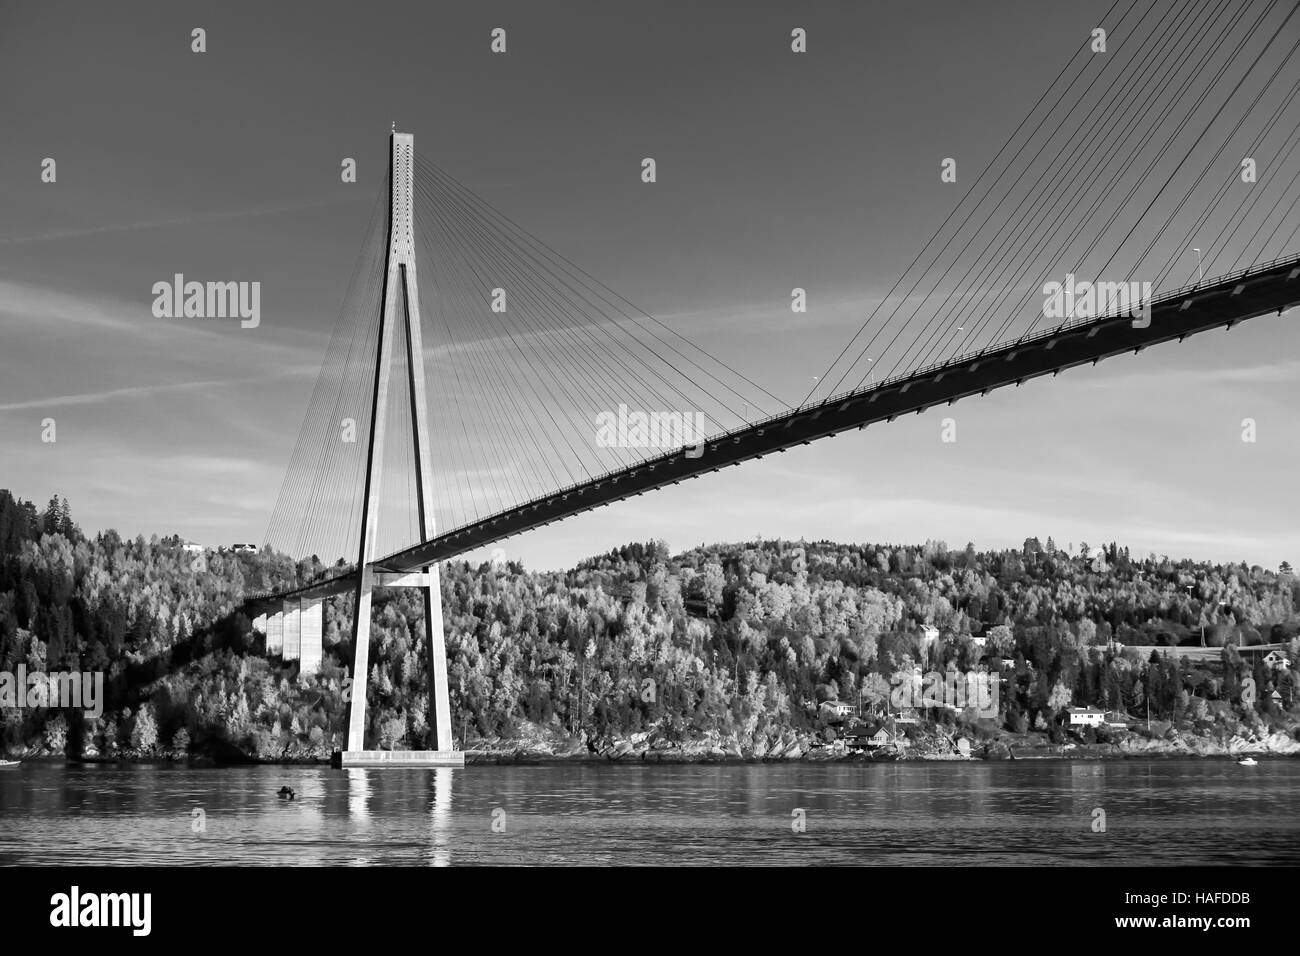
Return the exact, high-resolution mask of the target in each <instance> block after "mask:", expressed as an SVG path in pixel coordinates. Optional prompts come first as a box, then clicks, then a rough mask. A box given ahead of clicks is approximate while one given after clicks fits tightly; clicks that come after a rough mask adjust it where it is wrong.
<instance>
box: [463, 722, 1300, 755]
mask: <svg viewBox="0 0 1300 956" xmlns="http://www.w3.org/2000/svg"><path fill="white" fill-rule="evenodd" d="M1296 754H1300V740H1297V739H1296V738H1295V736H1293V735H1291V734H1287V733H1282V732H1280V731H1279V732H1274V733H1271V734H1267V735H1263V736H1256V735H1247V736H1242V735H1239V734H1233V735H1224V736H1221V737H1211V736H1202V735H1196V734H1192V733H1184V732H1180V731H1178V730H1176V729H1171V730H1169V731H1167V732H1166V733H1165V734H1164V735H1162V736H1144V735H1142V734H1139V733H1134V732H1128V733H1120V734H1117V735H1116V739H1115V740H1113V741H1111V742H1108V743H1093V744H1089V743H1081V742H1073V743H1052V742H1050V740H1049V739H1048V735H1047V734H1044V733H1028V734H1001V735H999V736H998V737H996V738H994V739H992V740H987V741H975V740H966V741H965V745H964V746H963V742H962V738H961V737H953V736H951V735H949V734H946V733H943V732H942V731H935V730H931V731H925V730H921V731H919V732H917V733H916V734H915V735H914V736H910V737H909V738H908V739H906V741H905V742H904V743H903V744H902V745H901V746H894V747H887V748H881V749H879V750H876V751H864V750H856V749H851V748H849V747H848V746H847V745H846V744H845V742H844V741H843V740H836V741H834V742H832V743H825V742H823V741H821V740H819V739H817V738H816V737H815V736H813V735H811V734H800V733H796V732H795V731H792V730H785V731H783V732H781V733H779V734H773V735H771V736H763V735H760V736H757V737H756V738H754V739H749V740H741V739H738V738H737V737H736V736H735V735H731V736H721V735H717V734H705V735H702V736H700V737H698V738H695V739H690V740H685V741H674V740H670V739H668V738H667V737H665V736H663V735H662V734H659V733H656V732H643V733H637V734H632V735H631V736H629V737H626V738H617V739H615V738H590V737H577V736H572V735H568V734H564V733H561V732H558V731H556V730H554V729H552V728H545V727H539V726H537V725H527V726H525V727H524V728H521V732H520V733H519V734H518V735H517V736H514V737H511V738H509V739H502V738H490V739H488V740H483V741H471V745H470V747H469V748H467V750H466V762H467V763H545V762H549V761H556V760H565V761H569V760H574V761H596V762H612V763H664V764H673V763H709V762H773V761H782V762H783V761H873V760H1026V759H1049V758H1051V759H1089V760H1092V759H1106V758H1125V757H1157V756H1160V757H1237V756H1247V755H1251V756H1294V755H1296Z"/></svg>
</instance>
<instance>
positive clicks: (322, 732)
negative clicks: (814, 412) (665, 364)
mask: <svg viewBox="0 0 1300 956" xmlns="http://www.w3.org/2000/svg"><path fill="white" fill-rule="evenodd" d="M183 544H184V542H183V541H182V540H181V539H180V538H178V537H176V536H169V537H166V538H157V537H155V538H153V539H152V540H149V541H146V540H145V539H144V538H142V537H138V538H136V539H135V540H133V541H132V540H123V539H122V538H121V537H120V536H118V535H117V533H116V532H113V531H106V532H103V533H101V534H99V535H97V536H96V537H94V538H88V537H86V536H85V535H83V534H82V533H81V531H80V529H79V528H78V527H77V526H76V524H75V523H74V522H73V520H72V516H71V514H70V511H69V508H68V504H67V502H66V501H64V500H60V499H57V498H55V499H51V501H50V502H49V504H48V505H47V506H46V508H45V509H44V510H38V509H37V508H36V507H35V506H34V505H32V504H31V503H30V502H24V501H18V500H15V498H14V497H13V496H12V495H10V494H9V492H7V491H0V671H9V672H13V671H14V670H15V669H16V668H17V666H18V664H20V663H22V664H24V665H25V667H26V668H27V670H28V671H38V670H48V671H55V670H76V671H103V672H104V673H105V675H106V682H105V683H106V696H107V703H106V706H105V712H104V714H103V716H102V717H101V718H99V719H97V720H87V719H85V718H84V717H83V716H82V715H81V714H80V713H79V712H75V711H58V710H54V709H43V708H38V709H30V708H28V709H18V710H5V711H3V713H2V714H0V721H2V726H0V744H3V746H4V747H5V748H7V749H8V750H10V751H16V750H24V749H29V748H33V747H40V746H43V747H46V748H48V749H50V750H53V751H56V752H57V751H63V750H65V749H66V751H67V752H68V753H71V754H74V755H76V754H89V755H93V754H99V755H112V754H114V753H124V752H133V753H143V754H148V753H163V752H167V753H184V752H186V751H187V750H188V751H191V752H206V753H222V754H226V755H231V754H238V753H244V754H249V755H254V756H259V757H279V756H283V755H294V754H305V753H310V752H315V753H319V754H324V753H327V752H328V751H330V750H331V749H335V748H339V747H341V746H342V743H343V739H342V731H343V725H344V721H345V714H346V704H345V692H346V689H347V685H346V678H347V677H348V676H349V675H348V673H347V668H348V667H349V666H350V663H351V660H352V648H351V643H350V642H351V637H350V621H351V604H352V599H351V597H350V596H341V597H337V598H334V599H332V600H331V601H329V602H328V603H327V605H326V613H325V635H324V644H325V661H324V664H323V666H322V669H321V672H320V674H319V675H317V676H316V677H314V678H307V679H302V680H299V679H298V674H297V664H296V663H291V664H288V665H286V664H284V663H283V662H281V661H280V660H279V659H278V658H273V659H270V660H268V659H267V658H266V655H265V649H264V640H263V638H262V637H261V635H259V634H256V633H255V632H254V631H253V629H252V625H251V622H250V621H249V620H248V618H247V617H246V616H245V615H244V614H243V613H241V608H242V605H243V598H244V596H245V595H246V594H251V593H255V592H257V591H262V590H267V589H271V588H275V587H279V586H282V585H292V584H296V583H300V582H305V581H308V580H312V579H314V578H316V577H319V576H321V575H323V574H326V573H328V572H329V571H330V570H331V567H326V566H324V565H323V564H322V563H321V562H320V561H319V560H318V559H317V558H315V557H313V558H311V559H309V560H306V561H300V562H295V561H294V560H293V559H291V558H289V557H286V556H285V555H282V554H278V553H275V552H272V551H271V550H269V549H263V550H262V551H261V552H258V553H249V554H244V553H240V554H236V553H231V552H224V553H217V552H208V553H207V554H205V555H194V554H190V553H187V552H186V551H185V550H184V548H183ZM1067 552H1072V553H1067ZM333 567H337V566H333ZM442 588H443V609H444V611H443V617H444V625H445V635H446V638H445V639H446V645H447V660H448V675H449V680H450V684H451V697H452V699H451V707H452V715H453V723H454V725H455V726H454V730H455V736H456V738H457V739H458V741H459V740H460V739H462V737H464V738H467V739H468V742H469V744H470V745H471V746H472V745H473V744H474V742H475V740H476V739H480V738H484V737H493V736H501V737H509V736H512V735H514V734H516V733H517V732H518V730H519V727H520V724H521V723H522V722H524V721H531V722H537V723H542V724H548V723H549V724H554V725H558V726H559V727H560V728H564V729H567V730H569V731H571V732H574V733H582V734H585V735H587V736H588V737H591V738H602V737H619V736H624V735H628V734H632V733H636V732H638V731H642V730H647V729H651V728H654V729H657V730H658V731H659V732H661V733H662V734H664V735H665V736H668V737H669V738H672V739H681V740H685V739H688V738H690V737H691V736H693V735H698V734H702V733H705V732H715V733H718V734H722V735H733V736H734V737H735V738H736V739H738V740H752V739H755V738H757V737H758V736H760V735H769V736H770V735H772V734H775V733H778V732H782V731H785V730H790V729H793V730H797V731H824V730H825V728H826V723H825V721H826V720H827V718H826V717H825V716H824V711H822V710H820V709H819V708H818V706H817V705H818V704H819V703H820V702H822V701H825V700H831V699H838V700H841V701H846V702H849V703H851V704H853V705H854V706H855V708H856V707H857V706H859V705H860V706H862V707H863V708H864V709H865V710H868V711H873V712H877V713H879V712H883V710H884V709H885V707H886V706H887V701H888V696H889V687H890V683H891V680H893V679H894V677H895V675H896V674H898V673H899V672H902V671H907V672H910V671H911V670H912V669H913V668H914V667H918V666H919V667H921V668H922V669H923V670H927V671H928V670H944V669H946V668H949V667H954V668H956V669H958V670H963V671H965V670H975V669H979V668H981V667H983V668H986V669H988V670H991V671H996V672H998V673H999V674H1001V675H1003V676H1006V677H1007V682H1006V683H1005V684H1004V685H1003V692H1002V695H1001V699H1000V708H1001V709H1000V712H999V715H998V718H997V719H996V720H995V721H994V723H995V724H998V725H1001V727H1003V728H1005V729H1009V730H1015V731H1024V730H1025V729H1028V728H1031V727H1036V728H1039V729H1045V730H1048V731H1049V732H1052V733H1055V732H1056V728H1058V727H1059V724H1060V722H1061V719H1062V715H1063V713H1064V709H1065V708H1066V707H1068V706H1081V705H1095V706H1098V707H1103V708H1106V709H1113V710H1120V711H1132V712H1134V713H1136V712H1138V711H1141V712H1142V713H1143V714H1144V715H1145V713H1146V709H1147V708H1148V706H1149V708H1150V713H1151V716H1152V717H1153V718H1154V719H1159V720H1168V721H1184V722H1187V723H1188V725H1189V726H1193V727H1195V728H1196V729H1198V730H1201V731H1203V732H1206V731H1210V732H1213V731H1214V730H1215V728H1219V729H1221V730H1224V731H1225V732H1226V731H1231V732H1236V731H1237V730H1239V729H1241V728H1243V727H1249V728H1251V729H1257V730H1260V729H1264V728H1265V727H1278V728H1289V727H1290V726H1292V725H1294V723H1295V721H1294V719H1293V718H1292V717H1291V716H1290V715H1288V714H1287V713H1285V712H1284V711H1285V709H1286V708H1288V707H1290V706H1291V705H1292V702H1293V701H1294V699H1295V693H1294V691H1295V689H1296V688H1295V687H1294V678H1293V677H1292V676H1291V675H1290V674H1289V673H1287V672H1274V671H1271V670H1269V669H1267V668H1265V667H1264V665H1263V662H1262V656H1263V655H1261V654H1248V655H1242V654H1239V653H1238V652H1237V651H1236V650H1235V649H1234V647H1231V646H1228V645H1236V646H1237V647H1240V646H1245V645H1251V644H1257V643H1260V642H1266V641H1267V642H1281V643H1284V644H1287V645H1288V647H1289V651H1290V654H1291V657H1292V659H1293V660H1294V659H1295V653H1296V651H1297V649H1298V643H1300V642H1297V640H1296V633H1297V615H1296V611H1295V609H1296V606H1297V602H1298V601H1300V590H1298V588H1300V582H1297V579H1296V576H1295V575H1294V574H1293V573H1292V572H1291V569H1290V567H1289V566H1287V565H1283V567H1282V568H1280V569H1279V570H1278V571H1276V572H1275V571H1270V570H1267V569H1264V568H1260V567H1258V566H1255V567H1250V566H1247V565H1245V564H1244V563H1243V564H1240V565H1213V564H1207V563H1201V562H1195V561H1188V560H1184V561H1172V560H1170V559H1168V558H1158V557H1156V556H1154V555H1149V556H1147V557H1146V558H1135V557H1133V556H1131V555H1130V554H1129V551H1128V549H1127V548H1121V547H1119V546H1118V545H1117V544H1115V543H1111V544H1108V545H1105V546H1103V547H1100V548H1096V549H1094V548H1092V547H1090V546H1089V545H1087V544H1080V545H1079V546H1078V547H1077V548H1075V547H1073V546H1070V547H1068V548H1067V549H1066V550H1060V549H1058V548H1057V546H1056V544H1055V543H1054V542H1053V541H1052V539H1051V538H1048V539H1047V541H1046V543H1045V544H1044V543H1040V542H1039V540H1038V539H1036V538H1033V539H1029V540H1027V541H1026V542H1025V544H1024V547H1023V548H1020V549H1017V550H1006V551H994V552H981V551H976V550H975V548H974V547H973V546H971V545H967V546H966V547H965V548H964V549H962V550H950V549H949V548H948V547H947V546H946V545H945V544H943V543H942V542H933V541H931V542H927V543H926V544H924V545H921V546H912V545H844V544H837V543H833V542H827V541H818V542H789V541H758V542H747V543H742V544H728V545H715V546H712V547H699V548H692V549H690V550H688V551H685V552H683V553H680V554H677V555H673V554H671V553H670V551H669V549H668V547H667V545H666V544H664V543H663V542H660V541H653V542H649V543H646V544H640V543H637V544H631V545H628V546H626V547H622V548H618V549H616V550H613V551H610V552H609V553H607V554H604V555H600V556H598V557H594V558H592V559H590V560H587V561H584V562H582V563H581V564H579V565H578V566H577V567H575V568H574V569H572V570H571V571H568V572H563V573H559V572H529V571H526V570H524V569H523V568H522V567H520V566H519V565H518V564H517V563H510V564H507V565H504V566H502V567H497V568H494V567H492V566H491V565H488V564H483V565H479V566H470V565H468V564H467V563H465V562H457V561H452V562H447V563H445V564H444V565H443V566H442ZM422 613H423V612H422V608H421V606H420V602H419V600H418V599H417V593H416V592H414V591H411V590H406V589H393V590H391V591H385V590H381V591H379V592H377V595H376V600H375V626H374V636H373V648H372V651H371V658H370V660H371V674H370V681H369V684H370V702H371V706H370V708H369V709H368V716H369V719H370V722H371V723H370V730H369V732H370V736H371V738H372V739H371V740H370V742H369V745H370V746H383V747H402V746H416V747H419V746H423V745H424V743H425V739H426V736H427V733H428V722H427V713H426V701H425V674H424V668H425V659H426V658H425V653H424V647H423V638H422V626H421V624H422ZM936 631H937V634H938V637H937V639H936V638H935V636H934V635H935V632H936ZM1202 634H1203V635H1204V638H1202ZM1202 639H1204V641H1205V642H1206V643H1207V644H1210V645H1215V646H1224V647H1225V649H1224V651H1223V652H1222V654H1221V655H1220V659H1219V660H1217V661H1212V662H1209V663H1205V664H1200V665H1195V666H1194V665H1192V664H1190V663H1189V662H1187V661H1186V660H1184V661H1182V662H1181V663H1178V662H1174V661H1170V660H1167V659H1164V658H1159V657H1157V656H1155V655H1153V654H1151V653H1150V652H1149V651H1141V652H1139V651H1135V650H1134V649H1133V646H1134V645H1172V644H1179V643H1193V644H1198V645H1199V644H1200V643H1201V641H1202ZM1118 645H1128V647H1127V648H1126V649H1123V650H1121V649H1119V647H1118ZM1247 676H1250V677H1252V678H1253V679H1254V681H1255V686H1256V687H1257V700H1256V702H1255V703H1254V704H1253V705H1251V706H1243V705H1242V703H1241V701H1240V690H1241V686H1242V682H1243V680H1244V678H1246V677H1247ZM1274 690H1276V691H1278V692H1279V695H1280V696H1281V698H1282V705H1281V708H1279V707H1278V705H1277V704H1276V703H1274V702H1273V700H1272V697H1271V693H1272V691H1274ZM934 716H936V717H938V718H940V719H942V720H945V721H948V722H952V721H956V722H959V723H960V722H963V721H973V720H974V718H973V717H972V716H969V715H962V714H958V715H952V714H936V715H934Z"/></svg>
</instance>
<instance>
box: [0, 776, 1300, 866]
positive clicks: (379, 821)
mask: <svg viewBox="0 0 1300 956" xmlns="http://www.w3.org/2000/svg"><path fill="white" fill-rule="evenodd" d="M282 785H287V786H290V787H292V788H293V789H294V790H296V791H297V793H298V795H299V798H298V799H297V800H294V801H288V800H281V799H280V798H279V797H278V796H277V791H278V790H279V788H280V787H281V786H282ZM1298 785H1300V761H1298V760H1286V759H1273V760H1262V761H1260V764H1259V766H1258V767H1252V768H1250V770H1249V772H1243V769H1242V768H1240V767H1238V766H1237V765H1236V763H1234V762H1232V761H1230V760H1208V759H1207V760H1194V759H1188V760H1178V759H1175V760H1170V759H1160V760H1136V759H1130V760H1117V761H1110V762H1104V761H1101V762H1098V761H1087V762H1083V761H1080V762H1068V761H1051V760H1017V761H1014V762H1011V761H1007V762H1000V763H999V762H984V761H961V762H957V761H918V762H914V763H912V762H907V763H875V764H872V763H853V764H810V763H789V764H785V763H781V764H776V763H773V764H748V765H718V764H709V765H694V766H655V765H644V764H632V765H621V764H620V765H610V764H568V765H564V764H548V765H544V766H534V767H529V766H502V767H494V766H470V767H466V768H464V769H451V768H438V769H436V770H415V769H410V770H389V769H375V768H349V769H347V770H333V769H330V768H327V767H324V766H308V767H302V766H296V767H271V766H254V767H228V768H221V769H197V768H195V769H190V768H184V767H176V766H158V767H143V766H141V767H129V766H122V767H109V766H100V767H90V768H87V767H76V766H66V767H65V766H62V765H58V764H45V763H42V764H30V765H26V764H25V765H23V766H21V767H19V768H17V769H14V770H8V771H5V772H4V773H3V774H0V864H14V863H37V862H40V863H64V864H72V865H76V864H86V863H132V864H163V865H204V864H208V865H211V864H227V865H231V864H233V865H257V864H267V863H280V864H283V863H290V864H293V863H320V864H325V865H331V864H333V865H337V864H340V863H359V864H365V865H372V864H381V865H391V864H408V865H409V864H425V865H434V866H441V865H446V864H448V863H452V862H455V863H465V864H494V863H495V864H517V863H522V864H532V865H539V864H548V863H585V864H592V865H600V864H602V863H603V864H627V863H650V864H660V865H673V866H680V865H683V864H707V863H733V864H746V863H767V864H770V863H792V864H818V865H820V864H836V863H857V864H872V863H886V864H894V865H916V864H920V865H927V864H958V865H960V864H978V863H984V864H1016V863H1028V862H1033V863H1040V864H1041V863H1048V864H1050V863H1092V864H1125V863H1130V864H1141V865H1152V864H1171V863H1179V864H1225V863H1238V864H1269V863H1271V864H1291V865H1296V864H1300V839H1298V838H1297V837H1300V786H1298ZM494 807H503V808H507V809H508V810H509V813H510V822H509V828H508V830H506V831H505V832H496V833H494V832H493V831H492V828H491V825H490V823H491V812H492V809H493V808H494ZM196 808H201V809H202V810H203V811H204V812H205V814H206V819H207V830H206V832H205V833H196V832H194V830H193V829H192V827H191V823H192V819H193V818H192V816H191V812H192V811H193V810H194V809H196ZM796 808H801V809H802V810H804V812H805V815H806V820H807V829H806V831H805V832H803V833H799V834H795V833H793V832H792V830H791V827H790V823H791V819H792V817H791V813H792V811H793V810H794V809H796ZM1099 809H1101V810H1104V813H1105V829H1104V830H1101V829H1099V828H1095V827H1094V826H1093V823H1094V821H1095V820H1096V815H1095V811H1097V810H1099Z"/></svg>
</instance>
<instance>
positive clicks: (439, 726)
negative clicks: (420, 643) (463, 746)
mask: <svg viewBox="0 0 1300 956" xmlns="http://www.w3.org/2000/svg"><path fill="white" fill-rule="evenodd" d="M428 574H429V583H428V585H426V586H425V587H424V589H423V590H424V641H425V648H426V651H425V658H426V660H425V664H426V666H427V667H428V669H429V711H428V714H429V716H428V719H429V749H430V750H439V751H450V750H451V748H452V742H451V699H450V696H451V695H450V694H449V693H448V691H447V645H446V642H445V641H444V640H443V631H442V578H441V576H440V575H439V573H438V566H437V565H436V564H435V565H433V566H432V567H430V568H429V569H428Z"/></svg>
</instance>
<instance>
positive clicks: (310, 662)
mask: <svg viewBox="0 0 1300 956" xmlns="http://www.w3.org/2000/svg"><path fill="white" fill-rule="evenodd" d="M324 607H325V605H324V601H323V599H321V598H318V597H316V598H310V597H309V598H303V599H302V601H301V602H300V608H301V610H300V621H299V625H298V626H299V631H298V657H299V659H300V660H301V662H302V663H301V665H300V667H299V670H298V673H299V675H303V674H315V673H317V672H318V671H319V670H320V662H321V658H322V657H323V656H324V647H323V644H322V637H323V634H322V624H323V622H324V617H325V614H324Z"/></svg>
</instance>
